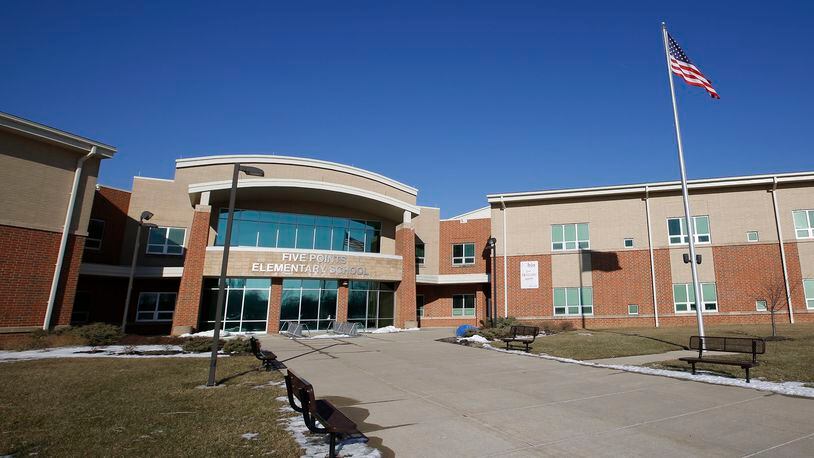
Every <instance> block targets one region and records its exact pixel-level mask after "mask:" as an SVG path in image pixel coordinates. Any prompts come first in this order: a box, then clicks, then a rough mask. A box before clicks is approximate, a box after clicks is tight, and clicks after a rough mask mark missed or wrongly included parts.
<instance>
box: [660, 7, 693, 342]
mask: <svg viewBox="0 0 814 458" xmlns="http://www.w3.org/2000/svg"><path fill="white" fill-rule="evenodd" d="M661 38H662V40H663V41H664V57H665V59H667V79H668V80H669V81H670V95H671V96H672V98H673V119H674V120H675V126H676V142H677V143H678V165H679V167H680V168H681V195H682V197H683V198H684V217H685V218H686V221H687V236H688V237H689V242H690V243H689V245H690V268H691V270H692V284H693V289H694V290H695V316H696V318H697V320H698V335H699V336H701V337H703V336H704V316H703V315H702V313H701V311H702V309H703V308H704V301H703V299H702V294H701V285H700V284H699V283H698V267H697V265H696V263H695V260H696V256H695V222H694V221H693V219H692V213H691V212H690V196H689V193H688V192H687V171H686V169H685V167H684V145H682V143H681V127H680V126H679V123H678V105H677V104H676V91H675V85H674V84H673V72H672V70H671V69H670V50H669V48H668V45H667V24H665V23H664V22H662V23H661ZM702 347H703V345H702Z"/></svg>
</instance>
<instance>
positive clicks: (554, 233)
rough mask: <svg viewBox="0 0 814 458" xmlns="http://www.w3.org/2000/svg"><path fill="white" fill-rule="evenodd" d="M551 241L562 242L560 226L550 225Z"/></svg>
mask: <svg viewBox="0 0 814 458" xmlns="http://www.w3.org/2000/svg"><path fill="white" fill-rule="evenodd" d="M551 241H552V242H562V241H563V238H562V226H560V225H557V226H551Z"/></svg>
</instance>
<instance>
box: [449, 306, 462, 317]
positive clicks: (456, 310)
mask: <svg viewBox="0 0 814 458" xmlns="http://www.w3.org/2000/svg"><path fill="white" fill-rule="evenodd" d="M463 311H464V310H463V309H459V308H454V309H452V316H461V315H463Z"/></svg>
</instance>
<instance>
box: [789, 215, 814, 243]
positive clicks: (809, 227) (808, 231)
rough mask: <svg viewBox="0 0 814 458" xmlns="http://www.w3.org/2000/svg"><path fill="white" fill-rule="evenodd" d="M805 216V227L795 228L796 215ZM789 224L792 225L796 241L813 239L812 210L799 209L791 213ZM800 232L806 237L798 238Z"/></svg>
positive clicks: (813, 219) (813, 217) (813, 222)
mask: <svg viewBox="0 0 814 458" xmlns="http://www.w3.org/2000/svg"><path fill="white" fill-rule="evenodd" d="M798 213H802V214H803V215H805V224H806V227H797V214H798ZM791 222H792V224H793V225H794V237H795V238H796V239H797V240H806V239H814V209H800V210H793V211H792V212H791ZM800 232H805V233H806V235H803V236H800Z"/></svg>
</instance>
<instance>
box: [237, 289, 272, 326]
mask: <svg viewBox="0 0 814 458" xmlns="http://www.w3.org/2000/svg"><path fill="white" fill-rule="evenodd" d="M268 306H269V292H268V290H263V289H257V290H247V291H246V297H245V299H244V300H243V319H244V320H265V319H266V316H267V315H268Z"/></svg>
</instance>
